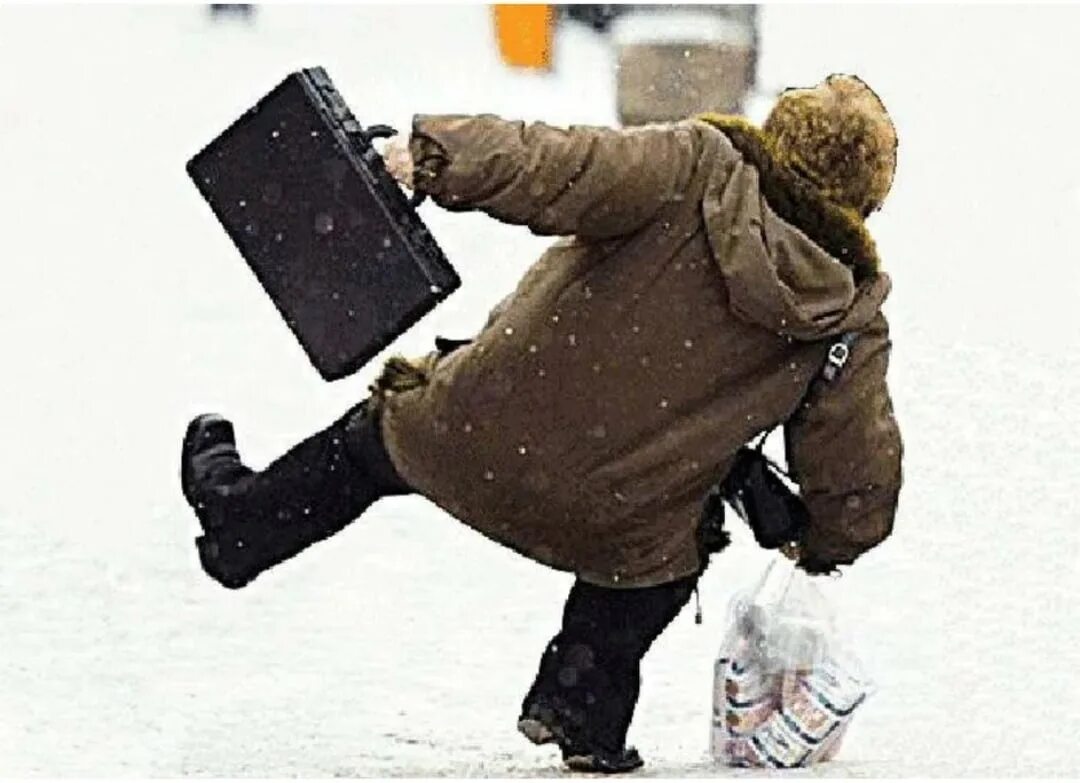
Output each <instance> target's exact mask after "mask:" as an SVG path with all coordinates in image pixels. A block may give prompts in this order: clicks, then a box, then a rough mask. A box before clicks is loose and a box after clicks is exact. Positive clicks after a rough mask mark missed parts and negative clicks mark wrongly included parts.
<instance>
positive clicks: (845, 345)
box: [701, 332, 857, 549]
mask: <svg viewBox="0 0 1080 783" xmlns="http://www.w3.org/2000/svg"><path fill="white" fill-rule="evenodd" d="M856 337H857V335H856V334H855V333H854V332H848V333H846V334H844V335H843V336H841V337H840V338H839V339H838V340H837V341H836V342H834V343H833V344H832V345H831V346H830V347H829V353H828V355H827V357H826V359H825V364H824V365H823V366H822V368H821V370H820V372H819V373H818V376H817V377H816V378H815V379H814V380H812V381H811V383H810V388H809V389H808V390H807V392H806V394H805V395H804V396H803V398H802V401H801V402H800V403H799V406H800V407H802V406H803V405H805V404H806V402H807V401H808V400H809V399H811V397H812V396H814V395H815V393H817V388H818V387H819V386H824V385H825V384H828V383H832V382H833V381H834V380H835V379H836V377H837V375H839V374H840V371H841V370H842V369H843V368H844V365H846V364H847V361H848V357H849V356H850V355H851V346H852V345H854V343H855V339H856ZM778 426H780V425H776V426H774V427H772V428H771V429H769V430H766V431H765V432H764V433H762V434H761V436H760V437H759V438H758V440H757V442H756V443H755V444H753V445H752V446H743V447H741V448H740V449H739V451H738V452H737V453H736V455H735V463H734V465H733V466H732V468H731V471H730V472H729V473H728V475H727V477H726V478H725V479H724V480H723V481H721V482H719V483H718V484H717V485H716V486H715V487H713V488H712V489H711V490H710V491H709V494H708V495H707V496H706V498H705V507H704V511H703V515H702V522H701V527H702V535H703V537H704V539H705V541H706V542H708V541H709V540H710V539H717V540H718V541H723V542H724V543H726V538H727V537H726V534H724V533H723V532H722V529H723V519H724V516H723V515H724V508H723V501H727V503H728V504H730V505H731V507H732V508H733V509H735V512H736V513H737V514H738V515H739V516H740V517H742V519H743V521H744V522H746V524H748V525H749V526H750V529H751V530H752V531H753V532H754V539H755V540H756V541H757V543H758V545H759V546H761V547H762V548H764V549H779V548H780V547H782V546H783V545H784V544H787V543H791V542H796V541H799V540H800V539H801V538H802V535H803V531H804V530H805V529H806V526H807V524H808V522H809V518H810V515H809V512H808V511H807V510H806V504H804V503H803V500H802V498H801V497H800V496H799V493H798V486H797V484H796V483H795V481H794V479H793V478H792V477H791V476H790V475H788V473H787V472H785V471H784V470H783V469H782V468H780V467H779V466H778V465H777V464H776V463H774V462H773V461H772V460H770V459H769V458H768V457H766V456H765V454H764V453H763V451H762V447H763V446H764V445H765V440H766V439H767V438H768V437H769V435H770V434H771V433H772V432H773V431H774V430H775V429H776V427H778Z"/></svg>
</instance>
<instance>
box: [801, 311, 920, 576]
mask: <svg viewBox="0 0 1080 783" xmlns="http://www.w3.org/2000/svg"><path fill="white" fill-rule="evenodd" d="M890 349H891V343H890V341H889V328H888V324H887V322H886V321H885V318H884V316H882V315H878V317H877V318H876V319H875V320H874V321H873V322H872V323H871V325H870V326H869V328H868V329H867V330H866V331H864V332H863V333H862V334H860V335H859V338H858V340H857V341H856V342H855V345H854V347H853V349H852V353H851V357H850V359H849V361H848V364H847V366H846V367H845V368H844V370H843V371H842V372H841V373H840V374H839V375H838V376H837V378H836V380H835V381H834V382H833V383H832V384H829V385H828V386H826V387H825V388H824V389H821V390H818V391H817V392H815V394H814V395H812V396H811V398H810V401H809V403H807V404H806V405H805V406H803V407H802V408H801V409H800V410H798V411H797V412H796V414H795V415H794V416H793V417H792V418H791V419H790V420H789V422H788V423H787V424H786V425H785V439H786V446H787V456H788V463H789V466H790V467H791V469H792V470H793V471H794V477H795V478H796V480H797V481H798V482H799V486H800V489H801V492H802V497H803V500H804V501H805V503H806V506H807V509H808V510H809V512H810V522H809V526H808V528H807V531H806V534H805V535H804V537H803V540H802V542H801V547H800V549H801V553H802V554H801V559H800V565H801V566H802V567H803V568H805V569H806V570H807V571H809V572H811V573H821V572H827V571H830V570H832V568H833V567H834V566H837V565H848V564H851V563H852V562H853V561H854V560H855V558H857V557H858V556H859V555H861V554H863V553H864V552H866V551H867V550H869V549H871V548H872V547H874V546H876V545H877V544H879V543H881V542H882V541H883V540H884V539H885V538H887V537H888V536H889V534H890V533H891V532H892V528H893V520H894V518H895V516H896V506H897V500H898V497H899V493H900V485H901V483H902V476H901V460H902V457H903V443H902V441H901V438H900V429H899V426H898V425H897V422H896V418H895V416H894V415H893V406H892V401H891V399H890V397H889V390H888V386H887V385H886V380H885V374H886V371H887V369H888V363H889V353H890Z"/></svg>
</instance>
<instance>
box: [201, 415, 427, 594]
mask: <svg viewBox="0 0 1080 783" xmlns="http://www.w3.org/2000/svg"><path fill="white" fill-rule="evenodd" d="M180 472H181V484H182V487H183V491H184V496H185V497H186V498H187V500H188V502H189V503H190V504H191V505H192V507H193V508H194V509H195V513H196V515H197V516H198V518H199V522H200V524H201V525H202V528H203V535H202V536H200V537H199V538H198V539H196V544H197V546H198V550H199V557H200V561H201V562H202V566H203V569H204V570H205V571H206V572H207V573H208V574H209V575H210V576H211V577H213V578H214V579H216V580H217V581H218V582H220V583H221V584H223V585H225V586H226V587H231V588H238V587H243V586H244V585H246V584H247V583H248V582H250V581H251V580H252V579H254V578H255V577H256V576H257V575H258V574H260V573H261V572H263V571H265V570H266V569H268V568H270V567H272V566H274V565H277V564H278V563H281V562H283V561H284V560H287V559H289V558H290V557H293V556H294V555H296V554H298V553H299V552H300V551H302V550H303V549H305V548H307V547H308V546H310V545H311V544H313V543H315V542H317V541H321V540H322V539H324V538H327V537H329V536H331V535H333V534H334V533H336V532H338V531H339V530H341V529H342V528H344V527H345V526H346V525H348V524H349V523H350V522H352V521H353V520H354V519H356V518H357V517H358V516H359V515H360V514H361V513H363V512H364V510H366V509H367V508H368V507H369V506H370V505H371V504H372V503H374V502H375V501H376V500H378V499H379V498H381V497H386V496H389V495H400V494H407V493H408V492H410V491H411V490H410V489H409V487H408V486H407V485H406V484H405V482H404V481H403V480H402V479H401V477H400V476H399V475H398V474H397V472H396V471H395V470H394V467H393V465H392V463H391V462H390V459H389V457H388V456H387V454H386V450H385V448H384V447H383V444H382V437H381V433H380V430H379V422H378V418H377V417H376V416H375V415H373V414H372V413H371V412H370V410H369V407H368V405H367V404H366V403H361V404H360V405H358V406H356V407H355V408H353V409H351V410H349V411H348V412H347V413H346V414H345V415H344V416H342V417H341V418H340V419H338V420H337V421H336V422H334V423H333V424H332V425H330V426H329V427H327V428H326V429H324V430H322V431H321V432H317V433H315V434H314V435H312V436H311V437H309V438H307V439H305V440H304V441H302V442H301V443H299V444H297V445H296V446H294V447H293V448H291V449H289V451H288V452H286V453H285V454H284V455H282V456H281V457H280V458H278V459H277V460H275V461H274V462H273V463H271V464H270V465H269V466H267V468H266V469H265V470H262V471H258V472H256V471H252V470H250V469H249V468H247V467H245V466H244V465H243V463H242V462H241V460H240V456H239V454H238V452H237V450H236V441H235V436H234V434H233V428H232V425H231V423H229V422H228V421H227V420H225V419H223V418H221V417H219V416H215V415H208V416H200V417H198V418H196V419H195V420H194V421H192V422H191V424H190V425H189V426H188V431H187V434H186V435H185V437H184V445H183V450H182V455H181V470H180Z"/></svg>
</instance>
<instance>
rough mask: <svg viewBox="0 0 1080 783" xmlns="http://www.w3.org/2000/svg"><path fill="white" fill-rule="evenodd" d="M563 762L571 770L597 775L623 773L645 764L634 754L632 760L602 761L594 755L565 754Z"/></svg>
mask: <svg viewBox="0 0 1080 783" xmlns="http://www.w3.org/2000/svg"><path fill="white" fill-rule="evenodd" d="M563 763H564V764H565V765H566V766H567V768H568V769H569V770H570V771H571V772H591V773H594V774H599V775H624V774H626V773H628V772H633V771H634V770H636V769H641V767H643V766H645V762H644V760H642V758H641V757H640V756H637V755H635V757H634V758H633V759H632V760H626V761H611V762H602V761H599V760H597V758H596V757H595V756H567V757H566V758H565V759H563Z"/></svg>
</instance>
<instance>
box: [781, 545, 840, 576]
mask: <svg viewBox="0 0 1080 783" xmlns="http://www.w3.org/2000/svg"><path fill="white" fill-rule="evenodd" d="M780 552H781V554H783V555H784V557H786V558H787V559H788V560H794V561H795V564H796V567H798V568H801V569H802V570H803V571H805V572H806V573H808V574H810V575H811V576H822V575H825V576H833V575H835V574H839V573H840V570H839V569H838V568H837V567H836V565H835V564H834V563H826V562H825V561H823V560H820V559H818V558H816V557H813V556H810V555H804V554H803V551H802V546H800V544H799V542H797V541H789V542H788V543H786V544H784V545H783V546H781V547H780Z"/></svg>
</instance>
